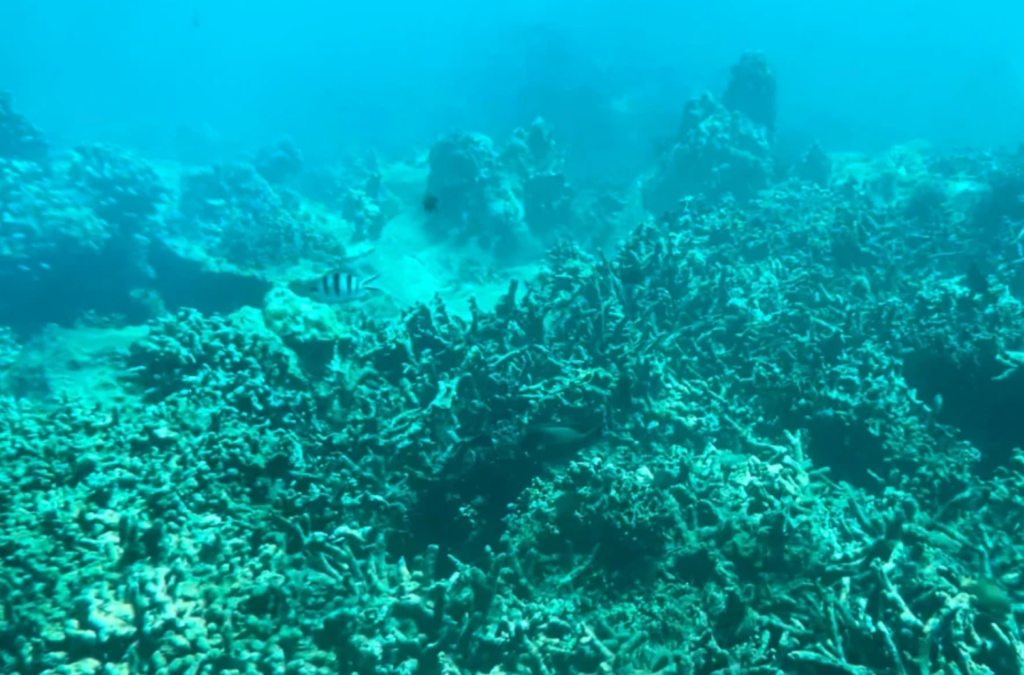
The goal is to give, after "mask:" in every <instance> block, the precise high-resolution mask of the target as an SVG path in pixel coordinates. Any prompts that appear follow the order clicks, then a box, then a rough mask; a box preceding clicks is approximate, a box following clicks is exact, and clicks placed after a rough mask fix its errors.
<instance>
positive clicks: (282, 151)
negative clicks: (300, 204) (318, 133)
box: [253, 138, 303, 185]
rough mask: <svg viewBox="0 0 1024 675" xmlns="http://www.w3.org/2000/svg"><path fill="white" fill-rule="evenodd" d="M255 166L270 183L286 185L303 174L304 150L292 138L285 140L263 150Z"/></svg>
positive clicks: (260, 151)
mask: <svg viewBox="0 0 1024 675" xmlns="http://www.w3.org/2000/svg"><path fill="white" fill-rule="evenodd" d="M253 166H255V167H256V171H257V172H259V174H260V175H261V176H263V177H264V178H265V179H266V180H267V182H268V183H271V184H272V185H277V184H280V183H285V182H287V181H289V180H291V179H293V178H295V177H296V176H298V175H299V174H300V173H302V166H303V160H302V150H300V149H299V146H298V145H296V144H295V141H294V140H292V139H291V138H283V139H281V140H280V141H278V142H277V143H275V144H273V145H270V146H267V147H264V148H261V149H260V150H259V152H257V153H256V157H255V159H254V160H253Z"/></svg>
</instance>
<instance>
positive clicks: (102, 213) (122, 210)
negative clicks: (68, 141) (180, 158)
mask: <svg viewBox="0 0 1024 675" xmlns="http://www.w3.org/2000/svg"><path fill="white" fill-rule="evenodd" d="M68 176H69V177H70V178H71V180H72V181H73V182H74V183H75V185H76V187H78V188H79V189H81V190H82V191H83V192H85V193H86V194H88V195H89V197H90V198H91V207H92V210H93V212H95V213H96V215H97V216H99V217H100V218H102V219H104V220H106V221H107V222H110V223H113V224H115V225H119V226H122V227H127V228H134V229H135V231H138V230H139V229H141V228H142V227H143V224H142V223H141V222H140V221H143V220H145V219H146V218H149V217H150V216H152V215H154V214H155V213H156V212H157V208H158V206H159V204H160V202H161V201H162V200H164V199H165V198H166V196H167V190H166V188H164V186H163V185H162V184H161V181H160V177H159V176H158V175H157V173H156V171H154V170H153V168H152V167H151V166H150V165H149V164H147V163H146V162H145V161H143V160H141V159H139V158H137V157H135V156H133V155H132V154H130V153H128V152H126V151H124V150H122V149H120V148H117V147H115V146H112V145H104V144H96V145H80V146H78V147H77V148H75V149H74V151H73V152H72V154H71V161H70V166H69V167H68Z"/></svg>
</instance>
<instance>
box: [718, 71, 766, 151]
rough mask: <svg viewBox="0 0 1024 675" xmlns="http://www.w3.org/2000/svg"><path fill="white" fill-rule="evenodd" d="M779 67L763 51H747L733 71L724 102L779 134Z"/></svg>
mask: <svg viewBox="0 0 1024 675" xmlns="http://www.w3.org/2000/svg"><path fill="white" fill-rule="evenodd" d="M776 88H777V87H776V82H775V70H774V69H773V68H772V66H771V65H770V64H769V63H768V59H767V58H766V57H765V55H764V54H762V53H748V54H744V55H743V56H742V57H741V58H740V60H739V61H738V62H737V63H736V64H734V65H733V67H732V70H731V71H730V77H729V84H728V86H727V87H726V88H725V92H724V93H723V94H722V103H724V104H725V106H726V107H727V108H729V109H730V110H735V111H736V112H739V113H743V114H744V115H746V116H747V118H748V119H750V120H751V121H752V122H754V123H755V124H760V125H761V126H763V127H764V128H765V130H767V132H768V135H769V136H771V135H773V134H774V133H775V116H776V111H775V93H776Z"/></svg>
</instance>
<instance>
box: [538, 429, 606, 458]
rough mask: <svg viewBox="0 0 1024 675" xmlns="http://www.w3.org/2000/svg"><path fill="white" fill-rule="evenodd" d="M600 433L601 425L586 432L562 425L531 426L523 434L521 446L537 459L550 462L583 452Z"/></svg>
mask: <svg viewBox="0 0 1024 675" xmlns="http://www.w3.org/2000/svg"><path fill="white" fill-rule="evenodd" d="M600 431H601V425H600V424H598V425H597V426H595V427H594V428H593V429H590V430H589V431H586V432H581V431H579V430H578V429H574V428H573V427H569V426H564V425H560V424H531V425H530V426H528V427H527V428H526V431H525V432H524V433H523V437H522V439H521V441H520V444H521V445H522V447H523V449H524V450H525V451H526V452H527V453H528V454H530V455H532V456H535V458H536V459H539V460H543V461H550V460H555V459H560V458H562V457H566V456H568V455H572V454H574V453H576V452H578V451H579V450H582V449H583V448H584V447H586V446H587V445H589V444H590V443H591V442H592V441H594V440H595V439H596V438H597V436H598V435H599V433H600Z"/></svg>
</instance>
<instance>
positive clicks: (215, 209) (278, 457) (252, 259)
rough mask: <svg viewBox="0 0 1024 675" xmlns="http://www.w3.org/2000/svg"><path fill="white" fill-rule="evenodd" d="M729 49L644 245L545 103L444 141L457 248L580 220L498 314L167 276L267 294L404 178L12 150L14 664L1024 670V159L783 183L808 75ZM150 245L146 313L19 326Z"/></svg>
mask: <svg viewBox="0 0 1024 675" xmlns="http://www.w3.org/2000/svg"><path fill="white" fill-rule="evenodd" d="M733 75H734V77H733V82H732V84H730V88H729V90H728V91H727V94H726V95H725V96H723V100H722V101H719V100H718V99H716V98H715V97H713V96H711V95H705V96H703V97H701V98H700V99H697V100H696V101H694V102H692V103H691V104H690V105H689V106H688V107H687V109H686V111H685V120H684V125H683V133H682V134H681V137H680V139H679V140H678V142H677V143H675V145H674V147H673V148H672V149H671V150H669V152H668V154H667V155H666V157H665V158H664V161H663V163H662V165H661V166H660V167H659V169H658V170H657V171H656V172H655V173H654V174H652V175H651V176H649V177H648V181H647V182H646V183H645V184H644V186H643V187H644V195H643V197H644V198H645V200H646V202H647V206H648V208H649V209H651V210H652V211H654V212H656V213H658V217H656V218H645V219H642V220H641V221H640V222H634V226H633V227H632V228H631V230H630V231H629V233H628V235H627V236H625V238H624V241H622V243H621V246H619V247H618V248H617V250H616V251H614V252H608V253H603V252H601V249H597V252H593V253H592V252H590V251H589V250H587V249H586V247H585V245H584V244H583V243H582V242H581V241H580V237H579V233H578V232H577V231H576V230H574V229H573V228H577V227H580V226H581V225H580V223H584V222H589V223H595V225H593V229H594V230H597V229H598V225H597V224H596V223H599V222H600V221H604V220H607V218H608V214H617V215H621V216H622V217H625V215H624V214H629V213H630V202H629V197H628V196H621V195H613V194H612V193H610V192H593V191H591V192H587V191H580V192H579V193H577V192H576V191H574V190H572V189H571V188H570V187H569V185H568V184H567V182H566V180H565V177H564V173H563V171H562V164H561V162H562V160H561V153H560V151H559V149H558V148H557V147H556V146H555V144H554V143H553V140H552V134H551V130H550V128H549V127H548V126H547V125H546V124H544V123H543V122H542V121H537V122H535V123H534V124H533V125H531V126H530V127H529V129H524V130H520V131H517V132H516V133H515V134H514V135H513V139H512V141H511V142H510V143H509V144H507V145H506V146H505V147H503V148H499V147H496V146H495V144H494V143H493V142H492V141H491V140H490V139H488V138H486V137H484V136H481V135H477V134H467V133H459V134H452V135H448V136H445V137H443V138H441V139H440V140H439V141H438V142H437V143H436V144H435V145H434V146H433V147H432V149H431V152H430V157H429V160H428V161H427V164H428V168H429V177H428V178H427V189H428V192H429V193H430V194H433V195H434V196H436V197H437V209H436V211H435V212H431V213H428V214H426V215H425V216H424V217H423V218H422V222H423V223H424V227H427V228H429V234H430V235H431V237H432V239H433V240H434V241H445V242H456V243H464V242H469V241H476V242H477V243H479V244H480V246H481V247H483V248H485V249H487V250H490V251H493V252H495V253H496V254H500V255H504V256H509V257H514V256H516V255H519V254H521V253H522V249H523V247H524V246H530V245H534V244H535V242H536V241H537V240H544V241H548V240H550V242H549V243H550V245H549V246H548V247H547V249H546V255H545V257H544V259H543V264H542V265H541V266H540V268H539V272H538V273H537V274H536V275H534V276H531V277H530V278H529V279H514V280H512V281H510V282H508V285H507V287H503V288H504V291H503V292H502V293H501V294H500V296H499V297H498V298H497V300H496V301H495V302H494V303H493V304H492V305H486V306H485V305H484V303H483V302H481V301H478V300H476V299H474V300H473V301H471V302H470V303H469V306H468V311H467V312H465V313H461V312H458V311H456V310H455V307H454V303H453V302H452V301H451V299H450V297H449V296H448V294H447V293H443V292H439V293H437V294H436V295H435V296H434V298H433V299H432V300H430V301H429V302H425V303H412V304H410V305H409V306H404V307H401V308H399V309H398V310H396V311H395V312H393V313H392V314H389V315H378V314H375V313H373V312H372V311H370V310H369V309H367V308H366V307H364V306H360V305H356V306H354V307H346V308H343V309H338V308H334V307H329V306H327V305H323V304H319V303H315V302H313V301H311V300H309V299H306V298H302V297H298V296H296V295H295V294H294V293H292V291H291V290H289V288H288V287H287V285H284V284H281V285H277V286H275V287H273V288H269V283H263V284H259V285H257V286H256V288H257V289H258V290H259V291H260V292H259V293H258V294H257V295H258V299H257V300H256V301H253V302H249V303H247V304H249V305H250V306H245V307H242V308H241V309H237V311H231V312H215V311H201V310H200V309H196V308H186V307H182V305H184V304H186V303H187V301H193V302H194V303H195V304H197V305H198V304H200V303H201V302H204V301H206V300H207V299H208V297H209V296H212V295H216V293H217V292H219V290H218V289H219V288H220V286H224V285H228V283H227V281H226V279H227V277H225V276H218V277H215V278H209V277H198V276H193V277H187V276H185V274H184V273H183V272H181V274H182V275H183V276H182V277H180V278H181V279H189V280H191V282H192V283H195V281H196V279H202V281H203V282H204V283H201V284H198V287H199V290H198V291H197V290H195V287H193V288H192V289H191V292H192V294H193V295H192V296H189V295H188V292H187V289H186V290H185V291H181V290H179V291H177V292H178V294H179V295H178V296H173V295H172V293H171V292H170V291H169V290H167V287H168V286H170V285H173V284H169V283H168V281H167V280H166V279H164V281H163V282H162V283H164V284H167V285H166V286H160V285H159V284H160V283H161V278H162V276H163V275H164V274H165V271H166V270H167V269H168V266H169V265H171V264H170V263H162V264H157V262H158V261H157V260H156V259H157V258H158V257H159V256H161V255H166V256H170V257H173V256H174V255H178V253H176V252H175V247H177V246H181V247H183V248H181V249H178V250H179V251H184V250H185V248H184V247H185V246H186V245H187V246H190V247H193V248H194V249H195V250H196V251H198V252H199V253H201V254H202V256H207V257H208V258H209V259H211V260H216V261H218V263H219V264H222V265H224V266H230V267H233V268H235V270H236V272H235V274H236V275H237V276H238V277H246V278H250V279H251V278H256V277H260V276H261V275H265V274H266V273H267V272H268V270H271V269H272V268H274V267H275V266H280V267H288V266H290V265H295V264H296V261H297V260H302V261H304V262H309V261H317V259H318V258H319V260H320V261H322V262H326V261H328V260H330V259H331V258H332V257H335V256H338V255H341V254H343V253H344V252H345V251H346V247H345V245H346V244H348V243H351V236H353V233H354V236H355V237H356V238H360V239H365V240H378V239H380V240H383V239H386V237H382V236H381V235H382V228H384V223H385V222H386V219H387V216H386V215H383V216H382V215H381V214H382V213H383V212H384V211H385V208H384V205H385V204H386V203H387V201H388V199H389V198H388V197H387V196H386V195H387V191H386V188H385V184H386V182H387V179H386V174H385V173H384V171H383V170H371V169H372V167H368V166H363V167H362V168H353V167H349V168H348V169H346V168H345V167H341V168H336V170H333V171H329V172H327V175H326V177H325V176H324V175H321V176H320V178H323V180H324V182H323V183H322V184H321V187H322V188H323V193H322V194H323V195H325V196H326V198H328V199H330V200H337V201H336V204H337V206H338V208H339V209H340V210H342V211H343V214H342V216H343V218H344V222H345V224H346V225H348V226H351V230H346V231H345V236H344V237H343V236H342V235H341V233H340V232H333V231H332V230H331V229H330V227H329V226H328V225H327V223H329V222H330V223H336V222H338V221H327V220H325V219H324V218H325V217H324V216H323V215H322V214H321V213H319V212H317V211H315V208H316V207H314V206H312V205H311V204H310V203H309V202H307V201H306V200H305V198H304V197H303V196H302V195H301V194H300V193H298V192H293V191H291V190H289V189H287V188H285V187H282V186H280V185H274V184H273V183H272V182H271V181H270V180H268V178H267V177H266V176H265V175H262V174H261V171H260V169H259V168H257V167H256V166H254V165H252V164H247V163H228V164H218V165H213V166H210V167H206V168H201V169H191V170H188V171H185V172H184V174H183V175H182V177H181V185H180V191H179V192H175V191H174V190H172V189H168V188H165V187H164V181H163V180H162V179H161V178H160V175H161V174H159V173H158V172H157V169H155V168H153V167H152V166H150V165H148V164H147V163H145V162H143V161H142V160H139V159H138V158H135V157H132V156H131V155H129V154H127V153H125V152H123V151H121V150H118V149H117V148H114V147H112V146H105V145H90V146H81V147H79V148H77V149H76V150H75V151H73V152H72V153H70V154H69V155H68V156H67V159H66V161H65V160H61V159H55V161H53V162H52V163H50V164H49V165H48V166H47V167H46V168H43V166H42V165H40V164H38V163H36V162H34V161H29V160H26V159H19V158H0V225H2V229H0V274H2V275H3V276H4V277H5V283H7V280H11V283H16V284H18V288H19V289H22V288H24V289H27V290H25V291H24V293H21V292H20V291H19V293H18V294H4V295H3V296H2V297H0V310H2V311H3V312H6V314H4V315H3V321H0V326H3V327H0V467H2V470H0V672H4V673H17V674H18V675H59V674H65V673H76V674H77V673H81V674H92V673H96V674H104V675H109V674H113V673H140V674H154V675H202V674H204V673H228V674H235V673H239V674H241V673H258V674H274V675H331V674H335V673H354V674H357V675H408V674H410V673H417V674H419V675H447V674H450V675H456V674H457V675H463V674H467V675H468V674H471V673H492V674H499V673H507V674H510V675H526V674H528V673H529V674H532V673H541V674H542V675H556V674H557V675H589V674H594V673H623V674H626V675H630V674H636V675H642V674H644V675H646V674H650V673H658V674H660V675H682V674H684V673H693V674H696V675H722V674H726V673H746V674H749V675H759V674H765V675H767V674H769V673H800V674H807V675H824V674H827V673H840V674H846V675H866V674H868V673H882V674H884V675H931V674H933V673H950V674H953V673H956V674H973V673H978V674H980V673H1015V672H1020V671H1021V670H1022V668H1024V638H1022V637H1021V632H1020V626H1019V620H1018V617H1019V616H1020V607H1021V603H1022V601H1024V575H1022V574H1021V560H1020V558H1021V556H1020V554H1019V550H1020V547H1019V546H1018V545H1017V538H1018V536H1019V531H1020V525H1019V523H1020V522H1021V519H1022V518H1024V453H1022V452H1021V448H1024V428H1022V427H1021V425H1020V424H1019V423H1018V416H1019V411H1020V409H1021V407H1022V406H1024V302H1022V300H1021V298H1022V297H1024V277H1022V272H1021V270H1022V269H1024V266H1022V265H1021V264H1020V263H1021V261H1022V260H1024V251H1022V244H1021V230H1022V227H1024V224H1022V221H1024V212H1022V211H1021V210H1020V209H1021V207H1020V203H1021V202H1020V197H1021V195H1022V194H1024V180H1022V178H1021V177H1022V176H1024V171H1022V158H1021V156H1020V155H1012V154H1009V155H1008V154H1000V153H980V154H971V153H940V152H936V151H934V150H932V149H930V148H928V147H926V146H924V145H920V144H913V145H906V146H900V147H897V148H893V149H892V150H890V151H889V152H887V153H885V154H883V155H881V156H878V157H866V156H860V155H833V156H828V155H826V154H825V153H824V152H823V151H822V150H821V149H820V148H818V147H816V146H812V147H811V149H810V151H808V152H807V154H806V156H805V159H804V160H803V161H802V162H799V163H797V164H794V165H793V166H791V167H788V168H787V170H786V171H785V172H784V173H785V175H782V176H776V175H775V174H774V172H773V169H772V162H771V157H772V154H771V144H770V139H771V137H772V136H771V133H770V132H771V126H772V125H773V124H774V117H773V116H774V112H773V111H774V106H773V103H772V104H771V105H769V103H770V101H773V91H774V79H773V77H774V76H773V75H772V74H771V70H770V68H768V67H767V66H766V64H765V63H764V62H763V60H761V59H760V58H759V57H746V58H745V59H744V60H743V61H741V63H740V65H738V66H737V68H736V69H735V70H734V74H733ZM270 165H271V166H276V165H275V163H274V162H270ZM278 168H280V167H278ZM377 168H380V167H377ZM285 173H287V171H285ZM278 175H280V174H278ZM309 178H310V177H309V176H304V178H303V181H299V182H300V183H302V185H303V186H308V185H310V184H311V183H306V182H305V181H306V180H308V179H309ZM773 178H779V179H780V180H778V181H777V182H774V183H773V182H772V180H773ZM729 195H731V196H732V197H734V198H732V199H730V198H728V196H729ZM634 199H636V200H639V199H640V196H639V195H634ZM165 202H166V203H165ZM417 209H418V205H417ZM418 212H419V210H417V213H418ZM586 213H589V214H590V215H589V216H581V214H586ZM339 220H340V219H339ZM417 222H419V221H417ZM604 226H605V227H607V225H604ZM562 233H566V234H568V235H571V236H559V235H561V234H562ZM608 236H610V234H609V235H608ZM574 237H575V239H574ZM129 239H131V240H152V241H153V242H154V246H152V247H149V248H144V249H142V250H144V251H145V252H146V254H147V255H146V258H145V260H144V261H134V259H132V260H133V262H132V263H131V264H128V260H129V258H128V257H127V256H126V255H125V251H127V250H137V249H130V247H126V245H125V242H126V241H128V240H129ZM182 241H184V243H181V242H182ZM161 252H163V253H161ZM180 255H181V256H182V258H184V254H183V253H181V254H180ZM196 255H199V254H198V253H197V254H196ZM145 261H149V262H151V263H154V266H155V268H157V269H158V271H157V272H156V274H155V278H154V279H152V280H151V281H152V284H151V286H146V287H145V288H144V289H143V292H140V293H137V294H136V295H135V296H133V297H135V298H136V300H138V301H139V303H140V304H143V303H148V304H149V305H150V306H151V307H153V308H156V309H153V310H152V314H155V315H156V316H152V317H147V319H146V320H145V321H142V320H141V319H140V320H138V321H137V323H138V325H136V326H132V327H130V328H119V326H121V325H122V324H123V323H125V322H126V321H130V320H132V319H137V318H138V317H128V318H127V319H124V318H122V317H119V316H117V315H118V314H119V313H120V312H121V311H122V309H123V308H124V307H125V306H126V305H125V304H124V299H123V298H124V296H125V295H126V293H120V295H119V296H118V298H115V300H114V301H112V303H111V305H110V306H105V307H102V308H101V310H106V311H101V312H100V313H99V314H95V313H94V314H92V315H91V316H90V317H89V318H88V322H87V325H86V326H85V327H81V326H80V327H78V328H75V329H74V330H68V331H66V334H65V333H63V332H62V331H61V330H50V332H49V333H46V332H44V333H43V334H42V336H43V337H46V338H47V339H43V337H40V338H37V339H35V340H32V339H28V340H26V339H23V338H22V336H21V335H17V334H16V333H15V332H14V331H12V330H9V329H8V328H7V326H6V325H5V324H7V323H12V325H13V320H9V317H20V318H22V319H24V317H25V316H26V315H27V314H28V313H29V312H30V310H31V309H32V307H31V306H30V305H38V306H40V307H41V308H42V310H41V311H46V312H52V311H53V307H54V306H64V307H68V308H72V309H75V310H80V309H82V308H83V306H84V305H83V304H82V303H81V302H80V300H81V297H83V296H81V295H80V294H82V293H84V294H85V296H84V297H87V298H90V299H91V300H96V299H97V298H100V297H102V294H101V293H100V292H99V290H98V289H97V288H95V287H90V285H89V280H90V278H91V277H92V276H95V277H96V278H97V279H99V280H100V281H101V282H102V283H103V284H106V285H109V284H111V283H115V284H118V285H119V287H120V286H123V289H122V290H124V291H127V290H128V289H130V288H133V287H134V286H133V284H135V282H136V277H139V276H141V275H138V270H137V268H136V267H135V265H136V263H139V264H141V262H145ZM196 264H198V263H196ZM101 266H109V267H110V269H109V270H107V272H108V273H107V274H99V273H98V270H100V269H101V268H102V267H101ZM124 270H128V272H124ZM190 273H191V274H196V275H198V273H197V272H190ZM117 274H126V276H124V277H118V276H117ZM175 280H177V278H172V281H175ZM218 284H219V285H220V286H218ZM182 285H183V286H186V287H187V286H188V284H182ZM21 295H24V297H14V296H21ZM172 297H173V298H174V300H175V301H174V302H169V303H166V305H165V303H164V302H163V301H164V299H165V298H172ZM68 298H72V300H68ZM181 298H183V299H181ZM259 298H262V300H259ZM44 301H45V302H44ZM62 303H63V304H62ZM255 305H258V306H255ZM91 309H94V310H95V307H91ZM47 316H49V315H47ZM15 327H17V326H15ZM58 336H59V337H60V339H64V340H71V339H73V337H72V336H80V337H81V339H84V336H88V337H89V340H90V341H91V342H92V348H91V349H67V350H61V349H59V348H56V347H55V346H54V342H55V341H57V339H58ZM65 351H66V353H67V354H68V355H66V356H62V354H64V353H65ZM62 358H66V359H68V360H69V362H70V363H69V364H68V370H70V371H76V372H77V373H78V375H77V380H78V381H77V384H78V386H75V387H72V386H65V383H62V382H59V381H58V380H59V374H60V370H61V369H60V367H59V364H56V363H52V362H53V361H57V360H59V359H62ZM73 379H74V378H73ZM83 382H84V383H85V386H82V383H83ZM115 384H116V394H115V393H112V389H114V387H113V385H115Z"/></svg>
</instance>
